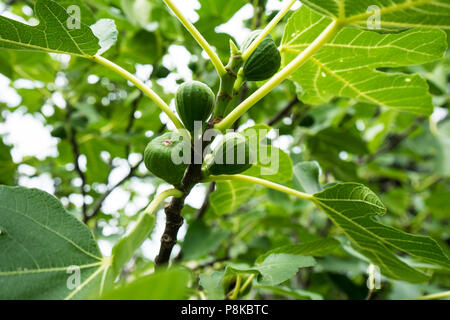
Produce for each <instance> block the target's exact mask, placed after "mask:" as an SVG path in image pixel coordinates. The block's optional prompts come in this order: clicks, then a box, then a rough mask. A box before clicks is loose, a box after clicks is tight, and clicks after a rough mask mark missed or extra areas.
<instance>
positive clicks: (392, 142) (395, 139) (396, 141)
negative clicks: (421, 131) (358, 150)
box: [360, 117, 425, 164]
mask: <svg viewBox="0 0 450 320" xmlns="http://www.w3.org/2000/svg"><path fill="white" fill-rule="evenodd" d="M424 121H425V118H424V117H421V118H418V119H417V120H416V122H415V123H414V124H413V125H412V126H411V127H409V128H408V129H406V130H405V131H404V132H403V133H400V134H397V135H393V136H391V137H390V138H389V141H388V143H387V144H386V145H385V146H384V147H382V148H380V149H379V150H378V151H377V152H375V153H374V154H371V155H369V156H367V157H366V158H363V159H362V160H361V161H360V164H367V163H370V162H372V161H373V160H375V159H376V158H377V157H379V156H380V155H383V154H385V153H388V152H390V151H392V150H394V149H395V148H397V147H398V146H399V145H400V144H401V143H402V142H403V141H404V140H405V139H406V138H408V137H409V135H410V134H412V133H413V132H414V131H416V129H417V128H419V126H420V125H421V124H422V123H423V122H424Z"/></svg>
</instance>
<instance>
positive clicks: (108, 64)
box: [89, 56, 184, 129]
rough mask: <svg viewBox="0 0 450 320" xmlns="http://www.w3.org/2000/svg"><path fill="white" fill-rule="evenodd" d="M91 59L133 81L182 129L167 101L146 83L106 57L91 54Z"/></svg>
mask: <svg viewBox="0 0 450 320" xmlns="http://www.w3.org/2000/svg"><path fill="white" fill-rule="evenodd" d="M89 58H90V59H91V60H92V61H95V62H97V63H99V64H101V65H103V66H105V67H107V68H108V69H110V70H111V71H114V72H115V73H117V74H119V75H120V76H122V77H123V78H125V79H127V80H128V81H130V82H131V83H133V84H134V85H135V86H136V87H138V88H139V89H140V90H141V91H142V92H143V93H144V94H145V95H146V96H147V97H149V98H150V99H152V100H153V102H154V103H156V105H157V106H158V107H159V108H160V109H161V110H162V111H164V112H165V113H166V114H167V116H168V117H169V118H170V120H172V122H173V124H174V125H175V127H177V129H184V126H183V124H182V123H181V121H180V120H178V118H177V116H176V115H175V113H173V112H172V110H170V107H169V106H168V105H167V103H165V102H164V100H162V99H161V97H160V96H159V95H158V94H157V93H156V92H154V91H153V90H152V89H150V88H149V87H148V86H147V85H145V83H144V82H142V81H141V80H139V79H138V78H136V77H135V76H134V75H132V74H131V73H130V72H128V71H127V70H125V69H124V68H122V67H120V66H118V65H117V64H115V63H114V62H112V61H109V60H108V59H106V58H103V57H101V56H92V57H89Z"/></svg>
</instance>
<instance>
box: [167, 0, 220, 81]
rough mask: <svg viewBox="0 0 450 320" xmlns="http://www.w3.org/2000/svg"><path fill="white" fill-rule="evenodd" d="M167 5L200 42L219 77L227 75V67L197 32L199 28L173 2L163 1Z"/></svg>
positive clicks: (169, 0)
mask: <svg viewBox="0 0 450 320" xmlns="http://www.w3.org/2000/svg"><path fill="white" fill-rule="evenodd" d="M163 1H164V2H165V3H166V5H167V6H168V7H169V8H170V9H171V10H172V11H173V13H174V14H175V15H176V16H177V18H178V20H180V22H181V23H182V24H183V25H184V27H185V28H186V29H187V30H188V31H189V33H190V34H191V35H192V37H194V39H195V40H196V41H197V42H198V44H199V45H200V46H201V47H202V48H203V50H205V52H206V54H207V55H208V56H209V58H210V59H211V62H212V63H213V65H214V67H215V68H216V70H217V73H218V74H219V76H223V75H224V74H226V70H225V67H224V66H223V64H222V61H220V58H219V56H218V55H217V54H216V53H215V52H214V50H213V49H212V48H211V46H210V45H209V43H208V42H207V41H206V40H205V38H204V37H203V36H202V35H201V33H200V32H199V31H198V30H197V28H196V27H195V26H194V25H193V24H192V23H191V22H190V21H189V20H188V19H187V18H186V17H185V16H184V15H183V13H182V12H181V11H180V9H178V8H177V6H176V5H175V4H174V3H173V2H172V0H163Z"/></svg>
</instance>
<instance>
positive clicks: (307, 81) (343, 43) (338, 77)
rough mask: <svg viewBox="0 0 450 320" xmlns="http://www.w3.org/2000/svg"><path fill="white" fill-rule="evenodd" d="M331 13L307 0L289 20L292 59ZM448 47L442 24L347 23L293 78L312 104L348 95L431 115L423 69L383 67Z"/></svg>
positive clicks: (287, 46) (286, 53)
mask: <svg viewBox="0 0 450 320" xmlns="http://www.w3.org/2000/svg"><path fill="white" fill-rule="evenodd" d="M330 23H331V19H330V18H328V17H324V16H322V15H320V14H317V13H315V12H313V11H311V10H310V9H309V8H307V7H305V6H303V7H302V8H301V9H300V10H298V11H297V12H296V13H295V14H294V15H293V16H292V17H291V18H290V19H289V22H288V24H287V26H286V29H285V32H284V36H283V41H282V46H281V51H282V55H283V61H284V62H283V63H284V65H287V64H288V63H289V62H290V61H292V60H293V59H294V58H295V57H297V55H298V54H300V53H301V52H303V51H304V50H305V49H306V48H307V47H308V46H310V45H311V43H312V42H313V41H314V40H315V39H316V38H317V37H318V36H319V35H320V34H321V33H322V32H323V31H324V30H325V29H326V28H327V26H328V25H329V24H330ZM446 49H447V41H446V34H445V33H444V32H443V31H441V30H438V29H412V30H408V31H405V32H402V33H396V34H379V33H377V32H373V31H365V30H360V29H356V28H350V27H347V28H343V29H341V31H340V32H338V34H337V35H336V36H335V37H334V38H333V39H332V40H330V41H329V42H328V43H326V44H325V45H324V46H323V47H322V48H321V49H320V50H319V51H318V52H317V53H316V54H314V55H313V56H312V57H311V58H310V59H309V60H308V61H307V62H306V63H305V64H303V65H302V66H301V67H300V68H299V69H298V70H297V71H296V72H295V73H294V74H293V75H292V80H293V81H294V82H295V83H297V84H298V85H299V86H301V91H302V93H303V96H302V97H301V99H302V101H304V102H306V103H311V104H320V103H323V102H328V101H330V100H331V99H332V98H334V97H347V98H353V99H355V100H358V101H361V102H366V103H370V104H374V105H379V106H385V107H388V108H392V109H394V110H398V111H405V112H411V113H415V114H421V115H430V114H431V113H432V111H433V104H432V100H431V95H430V94H429V92H428V85H427V82H426V81H425V80H424V79H423V78H422V77H420V76H419V75H408V74H402V73H387V72H382V71H380V70H379V69H380V68H397V67H402V66H409V65H415V64H422V63H427V62H431V61H434V60H437V59H439V58H441V57H442V56H443V55H444V54H445V51H446Z"/></svg>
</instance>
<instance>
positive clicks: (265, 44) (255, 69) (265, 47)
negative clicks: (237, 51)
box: [241, 30, 281, 81]
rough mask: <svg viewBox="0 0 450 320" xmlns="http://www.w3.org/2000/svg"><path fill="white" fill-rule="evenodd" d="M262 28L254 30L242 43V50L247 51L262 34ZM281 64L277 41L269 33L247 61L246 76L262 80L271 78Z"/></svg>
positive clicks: (254, 79)
mask: <svg viewBox="0 0 450 320" xmlns="http://www.w3.org/2000/svg"><path fill="white" fill-rule="evenodd" d="M260 33H261V30H256V31H253V32H252V33H251V34H250V36H249V37H248V39H247V40H246V41H245V42H244V43H243V44H242V46H241V51H242V52H245V51H246V50H247V49H248V48H249V47H250V46H251V44H252V43H253V42H254V41H255V40H256V38H257V37H258V36H259V35H260ZM280 66H281V55H280V52H279V51H278V48H277V45H276V44H275V41H273V38H272V36H271V35H270V34H269V35H267V37H266V38H265V39H264V40H263V41H261V43H260V44H259V45H258V47H257V48H256V50H255V51H253V53H252V55H251V56H250V57H249V58H248V59H247V61H245V63H244V66H243V69H244V76H245V78H246V79H247V80H250V81H262V80H267V79H269V78H271V77H272V76H273V75H274V74H275V73H277V71H278V70H279V69H280Z"/></svg>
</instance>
